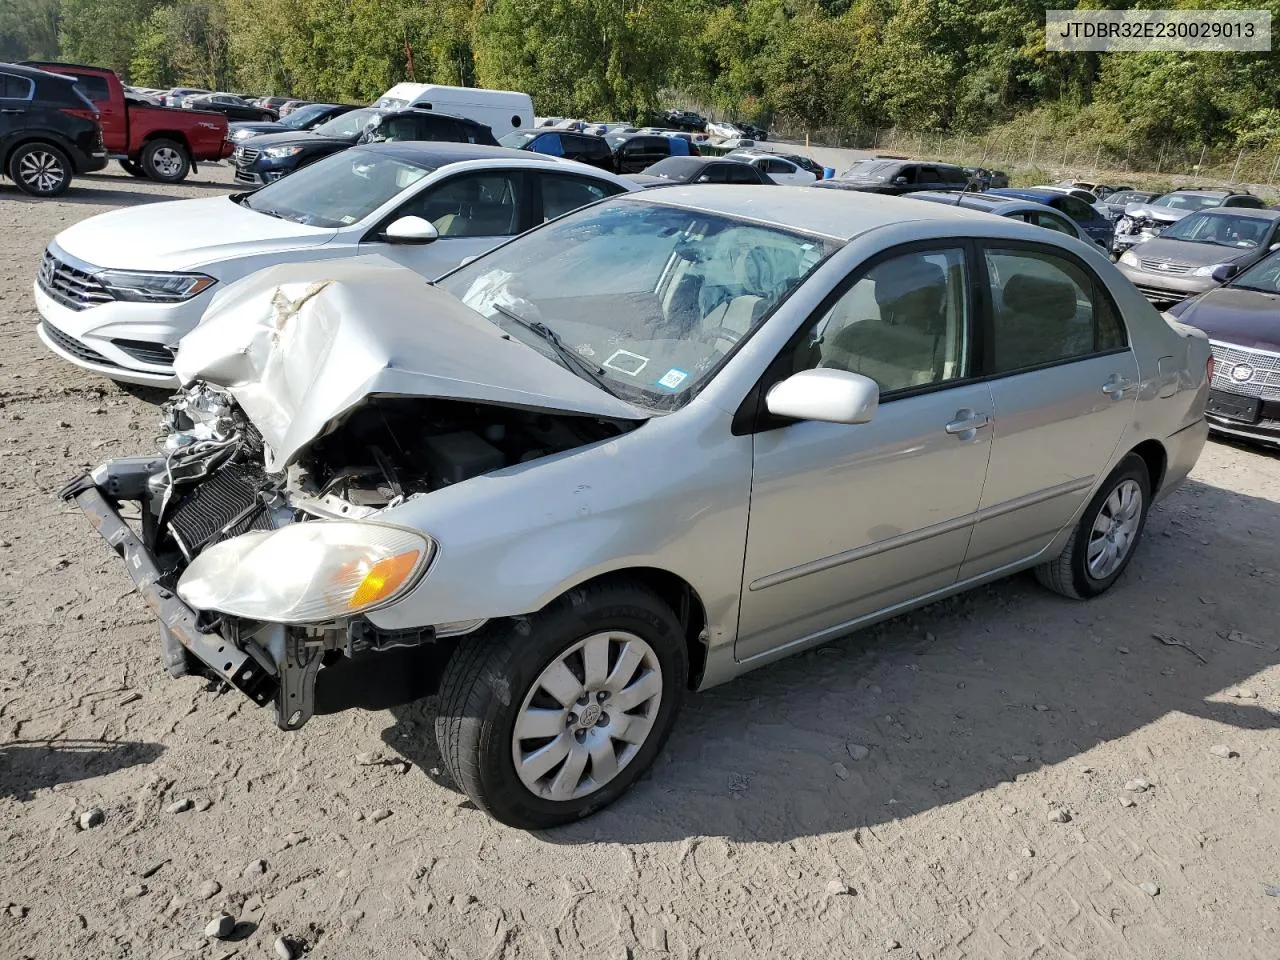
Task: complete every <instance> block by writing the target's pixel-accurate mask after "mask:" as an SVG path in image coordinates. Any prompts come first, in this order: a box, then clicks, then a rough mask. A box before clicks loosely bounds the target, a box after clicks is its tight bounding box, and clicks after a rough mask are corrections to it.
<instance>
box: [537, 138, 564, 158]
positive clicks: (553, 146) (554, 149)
mask: <svg viewBox="0 0 1280 960" xmlns="http://www.w3.org/2000/svg"><path fill="white" fill-rule="evenodd" d="M530 149H531V150H532V151H533V152H534V153H545V154H546V155H547V156H549V157H563V156H564V141H562V140H561V139H560V134H558V133H545V134H543V135H542V136H540V137H538V138H536V139H535V140H534V141H533V146H532V147H531V148H530Z"/></svg>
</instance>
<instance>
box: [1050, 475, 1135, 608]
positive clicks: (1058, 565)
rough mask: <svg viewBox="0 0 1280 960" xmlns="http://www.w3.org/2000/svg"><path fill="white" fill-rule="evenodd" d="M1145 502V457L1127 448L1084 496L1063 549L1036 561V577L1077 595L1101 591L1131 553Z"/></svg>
mask: <svg viewBox="0 0 1280 960" xmlns="http://www.w3.org/2000/svg"><path fill="white" fill-rule="evenodd" d="M1150 505H1151V478H1150V474H1149V473H1148V472H1147V465H1146V462H1145V461H1143V459H1142V458H1141V457H1139V456H1138V455H1137V454H1133V453H1131V454H1129V455H1128V456H1126V457H1125V458H1124V459H1123V460H1121V461H1120V465H1119V466H1118V467H1116V469H1115V470H1114V471H1113V472H1112V474H1111V476H1109V477H1108V478H1107V480H1106V482H1105V483H1104V484H1103V485H1102V487H1101V489H1099V490H1098V492H1097V494H1096V495H1095V496H1094V498H1093V499H1092V500H1090V501H1089V505H1088V506H1087V507H1085V510H1084V513H1083V514H1082V515H1081V517H1080V523H1079V524H1078V525H1077V526H1076V530H1075V533H1074V534H1072V536H1071V542H1070V543H1068V544H1067V548H1066V549H1065V550H1063V551H1062V555H1061V556H1059V557H1058V558H1057V559H1056V560H1051V561H1050V562H1049V563H1045V564H1041V565H1040V566H1038V567H1036V577H1037V579H1039V581H1040V583H1041V584H1043V585H1044V586H1046V587H1048V588H1049V589H1050V590H1052V591H1054V592H1055V593H1060V594H1062V595H1063V596H1064V597H1071V598H1073V599H1076V600H1086V599H1088V598H1089V597H1096V596H1098V594H1100V593H1105V592H1106V591H1107V590H1109V589H1110V588H1111V585H1112V584H1114V583H1115V582H1116V581H1117V580H1119V579H1120V575H1121V574H1122V573H1124V569H1125V567H1127V566H1128V565H1129V561H1130V560H1131V559H1132V558H1133V552H1134V550H1135V549H1136V548H1137V546H1138V538H1139V537H1141V536H1142V530H1143V528H1144V527H1145V526H1146V523H1147V510H1148V508H1149V507H1150Z"/></svg>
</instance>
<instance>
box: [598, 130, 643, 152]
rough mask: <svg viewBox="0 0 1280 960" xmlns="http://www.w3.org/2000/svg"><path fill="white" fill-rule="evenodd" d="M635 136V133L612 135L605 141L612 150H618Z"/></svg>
mask: <svg viewBox="0 0 1280 960" xmlns="http://www.w3.org/2000/svg"><path fill="white" fill-rule="evenodd" d="M633 136H635V134H633V133H612V134H610V135H609V136H607V137H605V138H604V140H605V143H607V144H609V147H610V148H611V149H613V150H617V149H618V147H619V146H620V145H622V144H624V143H626V142H627V141H628V140H630V139H631V138H632V137H633Z"/></svg>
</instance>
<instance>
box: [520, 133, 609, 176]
mask: <svg viewBox="0 0 1280 960" xmlns="http://www.w3.org/2000/svg"><path fill="white" fill-rule="evenodd" d="M498 142H499V143H500V144H502V145H503V146H504V147H510V148H511V149H512V150H529V151H531V152H532V153H545V154H547V155H548V156H552V157H566V158H568V159H569V160H577V161H578V162H579V163H586V164H590V165H591V166H593V167H599V168H600V169H601V170H608V171H609V172H610V173H612V172H613V170H614V162H613V151H612V150H611V149H609V144H608V143H606V142H605V139H604V137H598V136H596V135H595V134H594V133H574V132H573V131H572V130H547V129H545V128H543V129H527V128H526V129H523V130H512V131H511V132H510V133H508V134H504V135H503V136H501V137H499V138H498Z"/></svg>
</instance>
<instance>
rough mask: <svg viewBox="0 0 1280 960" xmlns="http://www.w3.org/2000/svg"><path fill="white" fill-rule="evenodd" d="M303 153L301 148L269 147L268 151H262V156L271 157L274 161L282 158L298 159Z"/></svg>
mask: <svg viewBox="0 0 1280 960" xmlns="http://www.w3.org/2000/svg"><path fill="white" fill-rule="evenodd" d="M301 152H302V147H299V146H280V147H267V149H265V150H263V151H262V155H263V156H264V157H271V158H272V159H273V160H279V159H280V158H281V157H296V156H297V155H298V154H300V153H301Z"/></svg>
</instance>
